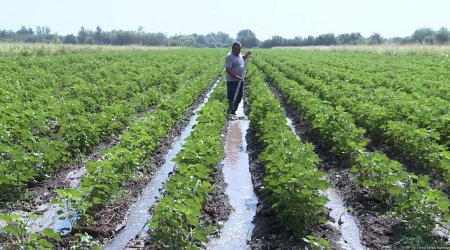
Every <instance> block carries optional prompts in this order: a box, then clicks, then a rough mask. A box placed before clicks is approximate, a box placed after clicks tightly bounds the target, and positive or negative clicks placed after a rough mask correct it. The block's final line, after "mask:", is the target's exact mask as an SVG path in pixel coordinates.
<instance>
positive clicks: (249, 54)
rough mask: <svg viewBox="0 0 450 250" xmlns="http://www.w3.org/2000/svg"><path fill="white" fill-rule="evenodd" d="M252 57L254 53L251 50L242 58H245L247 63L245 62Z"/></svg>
mask: <svg viewBox="0 0 450 250" xmlns="http://www.w3.org/2000/svg"><path fill="white" fill-rule="evenodd" d="M251 55H252V51H251V50H249V51H247V53H245V55H244V56H243V57H242V58H244V61H245V60H247V58H249V57H250V56H251Z"/></svg>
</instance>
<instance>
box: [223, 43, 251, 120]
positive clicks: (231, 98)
mask: <svg viewBox="0 0 450 250" xmlns="http://www.w3.org/2000/svg"><path fill="white" fill-rule="evenodd" d="M251 54H252V51H251V50H249V51H247V53H246V54H245V55H244V56H242V55H241V44H240V43H239V42H234V43H233V46H231V51H230V52H229V53H228V54H227V56H226V57H225V70H226V71H227V75H226V81H227V98H228V111H227V114H232V115H235V114H236V110H237V107H238V105H239V103H240V102H241V99H242V91H243V89H244V78H245V61H246V60H247V58H248V57H249V56H250V55H251Z"/></svg>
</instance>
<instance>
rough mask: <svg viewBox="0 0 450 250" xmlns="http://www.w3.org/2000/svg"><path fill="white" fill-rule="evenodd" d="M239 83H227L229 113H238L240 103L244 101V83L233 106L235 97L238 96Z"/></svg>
mask: <svg viewBox="0 0 450 250" xmlns="http://www.w3.org/2000/svg"><path fill="white" fill-rule="evenodd" d="M238 83H239V82H238V81H230V82H227V98H228V113H230V112H236V110H237V107H238V105H239V103H240V102H241V100H242V91H243V90H244V83H243V82H242V83H241V86H239V90H238V93H237V96H236V101H235V103H234V106H233V100H234V95H235V94H236V89H237V87H238Z"/></svg>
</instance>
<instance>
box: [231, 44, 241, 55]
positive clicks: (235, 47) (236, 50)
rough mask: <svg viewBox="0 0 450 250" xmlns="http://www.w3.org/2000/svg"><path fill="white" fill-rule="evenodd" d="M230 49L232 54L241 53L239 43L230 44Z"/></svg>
mask: <svg viewBox="0 0 450 250" xmlns="http://www.w3.org/2000/svg"><path fill="white" fill-rule="evenodd" d="M231 51H232V52H233V55H235V56H238V55H239V54H240V53H241V43H240V42H234V43H233V45H232V46H231Z"/></svg>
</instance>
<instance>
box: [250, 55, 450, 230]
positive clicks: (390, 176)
mask: <svg viewBox="0 0 450 250" xmlns="http://www.w3.org/2000/svg"><path fill="white" fill-rule="evenodd" d="M254 62H256V63H257V66H258V67H260V68H261V69H263V72H264V73H265V74H266V75H267V76H268V77H269V79H270V80H271V81H272V83H273V84H274V85H275V86H277V88H278V89H279V90H280V91H281V93H282V95H283V96H284V97H285V98H286V99H287V102H288V104H289V105H291V106H293V107H295V108H296V109H297V110H298V111H299V113H300V114H301V116H302V117H303V118H304V119H306V120H308V121H309V122H311V124H312V127H313V128H314V129H316V130H317V131H318V132H319V134H320V135H321V137H322V138H323V139H325V140H326V141H327V143H329V144H331V146H330V147H331V151H332V152H333V153H334V154H335V155H336V156H338V157H344V158H345V159H346V160H348V161H349V163H350V164H352V165H353V166H354V167H353V168H352V172H353V173H355V174H356V176H357V178H358V182H357V185H360V186H362V187H364V188H367V189H369V190H370V196H372V197H376V198H377V199H379V200H380V201H382V202H387V203H388V204H389V205H392V206H393V207H394V212H395V214H394V215H395V218H396V219H398V220H400V221H402V222H403V223H404V224H405V227H406V228H407V229H410V230H411V231H413V232H414V233H412V235H415V234H416V235H417V234H419V235H424V236H425V237H428V238H431V232H432V230H433V228H434V227H435V225H436V224H442V225H445V224H446V223H448V221H449V205H450V203H449V200H448V197H447V195H446V194H444V193H443V192H441V191H439V190H435V189H432V188H431V187H430V186H429V183H428V177H427V176H417V175H414V174H410V173H407V172H405V171H404V170H403V166H402V165H401V164H400V163H398V162H396V161H393V160H390V159H388V158H387V157H386V156H385V155H384V154H381V153H377V152H367V151H366V149H365V146H366V142H367V139H365V138H364V137H363V130H360V129H358V128H357V127H356V126H355V124H354V122H353V119H352V116H351V115H349V114H348V113H346V112H345V111H344V110H343V109H342V108H339V107H336V108H334V107H332V106H330V105H329V104H327V102H325V101H322V100H320V99H319V98H317V97H316V96H314V94H312V93H311V92H309V91H307V90H306V89H305V88H304V87H303V86H301V85H299V84H298V83H297V82H295V81H293V80H289V79H287V78H286V77H285V76H284V75H283V74H281V73H280V72H279V71H278V70H277V69H275V68H274V67H272V66H270V65H269V64H267V63H265V62H263V61H260V60H254ZM349 128H351V129H349ZM358 132H359V133H358ZM355 134H358V135H359V136H358V137H355ZM355 139H359V141H355ZM343 142H346V143H344V144H343V145H348V147H343V146H339V145H342V143H343ZM336 145H338V146H336ZM336 149H339V150H336ZM386 197H389V199H387V200H386V199H383V198H386ZM436 220H438V222H436Z"/></svg>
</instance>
